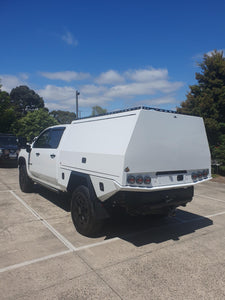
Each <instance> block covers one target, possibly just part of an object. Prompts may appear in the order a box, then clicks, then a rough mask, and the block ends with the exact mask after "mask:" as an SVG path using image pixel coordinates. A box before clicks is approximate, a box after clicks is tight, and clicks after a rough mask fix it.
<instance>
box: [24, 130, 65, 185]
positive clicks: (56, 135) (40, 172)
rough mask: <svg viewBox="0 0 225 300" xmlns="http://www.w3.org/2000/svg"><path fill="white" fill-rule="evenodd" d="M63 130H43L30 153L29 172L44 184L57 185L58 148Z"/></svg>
mask: <svg viewBox="0 0 225 300" xmlns="http://www.w3.org/2000/svg"><path fill="white" fill-rule="evenodd" d="M64 130H65V127H55V128H50V129H47V130H45V131H44V132H43V133H42V134H41V135H40V136H39V137H38V138H37V140H36V141H35V143H34V145H33V147H32V150H31V152H30V161H29V169H30V172H31V174H32V175H33V176H34V177H36V178H37V179H40V180H41V181H43V182H44V183H46V184H50V185H52V184H53V185H57V162H58V156H59V153H58V146H59V142H60V140H61V137H62V134H63V131H64Z"/></svg>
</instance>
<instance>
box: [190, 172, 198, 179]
mask: <svg viewBox="0 0 225 300" xmlns="http://www.w3.org/2000/svg"><path fill="white" fill-rule="evenodd" d="M191 178H192V180H193V181H195V180H197V178H198V175H197V174H196V173H192V175H191Z"/></svg>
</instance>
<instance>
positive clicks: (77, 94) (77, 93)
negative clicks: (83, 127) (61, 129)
mask: <svg viewBox="0 0 225 300" xmlns="http://www.w3.org/2000/svg"><path fill="white" fill-rule="evenodd" d="M79 95H80V93H79V92H78V90H76V119H78V96H79Z"/></svg>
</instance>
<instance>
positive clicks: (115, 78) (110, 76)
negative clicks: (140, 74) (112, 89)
mask: <svg viewBox="0 0 225 300" xmlns="http://www.w3.org/2000/svg"><path fill="white" fill-rule="evenodd" d="M95 82H96V83H98V84H116V83H122V82H124V78H123V77H122V76H121V75H120V74H119V73H118V72H116V71H114V70H109V71H107V72H104V73H101V74H100V76H99V77H97V78H96V80H95Z"/></svg>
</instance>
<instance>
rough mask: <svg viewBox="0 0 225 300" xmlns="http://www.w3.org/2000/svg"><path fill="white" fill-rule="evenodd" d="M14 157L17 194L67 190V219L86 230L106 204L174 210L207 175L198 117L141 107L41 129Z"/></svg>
mask: <svg viewBox="0 0 225 300" xmlns="http://www.w3.org/2000/svg"><path fill="white" fill-rule="evenodd" d="M18 163H19V182H20V187H21V190H22V191H23V192H31V191H32V187H33V184H34V183H38V184H41V185H44V186H46V187H48V188H50V189H52V190H55V191H62V192H69V193H71V195H72V196H71V215H72V220H73V222H74V225H75V227H76V229H77V231H78V232H80V233H81V234H84V235H88V236H90V235H92V234H94V233H95V232H96V231H97V230H98V229H99V226H100V224H101V223H102V220H103V219H104V218H106V217H108V216H109V212H110V210H112V208H113V207H117V208H121V209H126V211H127V212H129V213H130V214H165V215H168V214H173V213H174V211H175V209H176V208H177V207H178V206H180V205H181V206H185V205H186V204H187V202H190V201H191V200H192V197H193V186H194V185H195V184H197V183H200V182H203V181H206V180H209V179H210V178H211V170H210V163H211V160H210V151H209V146H208V141H207V137H206V132H205V127H204V122H203V119H202V118H199V117H193V116H187V115H182V114H178V113H176V112H172V111H166V110H161V109H154V108H148V107H138V108H133V109H128V110H125V111H119V112H114V113H109V114H106V115H101V116H97V117H90V118H84V119H78V120H75V121H73V122H72V123H71V124H69V125H59V126H53V127H50V128H47V129H45V130H44V131H43V132H42V133H41V134H40V135H39V137H38V138H37V139H36V140H35V142H33V144H32V145H31V146H30V145H27V147H26V149H22V150H21V151H20V154H19V158H18Z"/></svg>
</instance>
